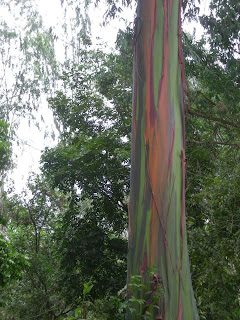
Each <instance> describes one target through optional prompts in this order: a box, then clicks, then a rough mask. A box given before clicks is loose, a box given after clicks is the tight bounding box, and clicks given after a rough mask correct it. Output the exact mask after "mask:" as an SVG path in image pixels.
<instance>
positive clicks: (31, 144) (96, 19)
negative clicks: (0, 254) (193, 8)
mask: <svg viewBox="0 0 240 320" xmlns="http://www.w3.org/2000/svg"><path fill="white" fill-rule="evenodd" d="M207 2H208V1H207V0H206V1H202V3H203V5H202V7H201V9H202V10H206V8H207ZM37 3H38V8H39V11H40V14H41V15H42V17H43V21H44V25H45V26H47V27H51V26H57V24H59V23H60V24H61V22H62V20H63V12H62V8H61V4H60V0H38V2H37ZM104 10H105V8H104V7H101V9H96V8H94V7H93V6H92V7H91V8H90V19H91V24H92V35H93V37H92V39H93V43H95V44H97V42H98V41H97V40H96V39H97V38H98V37H99V38H101V39H102V40H103V41H104V42H106V43H107V47H108V48H109V49H108V51H109V50H110V48H113V47H114V42H115V39H116V35H117V32H118V30H119V28H123V29H124V26H125V23H124V21H118V22H117V23H116V21H115V20H114V21H112V22H110V23H109V24H108V25H107V27H105V28H102V27H100V23H101V22H102V16H103V13H104ZM124 17H127V19H128V21H133V20H134V11H133V10H130V9H127V10H126V11H125V12H124ZM194 28H196V35H200V34H201V33H202V28H201V26H199V25H197V24H196V23H192V24H191V25H189V26H185V29H188V30H189V31H190V32H193V29H194ZM94 39H95V40H94ZM56 51H57V58H58V60H59V61H61V62H63V61H64V52H63V47H62V45H61V44H60V43H58V44H57V45H56ZM42 100H43V101H42V104H41V105H40V110H39V112H38V114H36V116H37V117H40V115H41V114H43V115H44V118H45V120H46V122H45V124H43V123H41V121H39V122H40V125H41V130H39V129H37V128H36V127H35V125H33V126H30V127H29V125H28V121H27V120H26V119H23V120H22V121H21V124H20V127H19V130H18V137H19V139H20V140H22V141H25V142H26V144H25V146H24V148H20V147H19V146H17V145H16V144H15V145H14V151H15V154H16V158H15V159H14V160H15V163H16V168H15V169H14V170H13V172H12V174H11V175H10V178H11V179H13V180H14V181H15V189H16V192H18V193H20V192H21V191H22V190H23V189H24V188H25V187H26V181H27V178H28V175H29V173H30V172H31V171H33V172H39V160H40V155H41V150H44V148H45V147H47V146H48V147H53V146H54V145H56V144H57V138H56V139H55V140H53V139H52V138H51V137H48V138H46V137H45V132H46V127H45V125H46V126H47V127H48V129H47V130H49V131H53V130H54V127H55V126H54V121H53V116H52V112H51V111H50V110H49V109H48V107H47V102H46V99H44V98H43V99H42ZM54 131H55V133H56V135H57V131H56V130H54Z"/></svg>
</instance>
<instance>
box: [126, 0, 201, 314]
mask: <svg viewBox="0 0 240 320" xmlns="http://www.w3.org/2000/svg"><path fill="white" fill-rule="evenodd" d="M180 2H181V1H180V0H147V1H146V0H139V1H138V9H137V18H136V25H135V37H134V40H135V67H134V97H133V122H132V127H133V129H132V162H131V163H132V168H131V196H130V207H129V257H128V279H129V282H131V278H132V277H133V276H136V275H141V282H142V285H140V286H137V285H136V286H134V285H132V286H131V285H130V286H129V293H128V294H129V297H130V298H131V297H134V299H130V300H133V301H135V300H137V299H143V300H144V303H141V302H140V303H139V302H135V304H134V309H137V312H138V314H140V315H142V316H145V315H147V314H149V313H150V314H151V316H152V319H166V320H182V319H185V320H192V319H198V316H197V310H196V306H195V300H194V295H193V290H192V284H191V276H190V268H189V262H188V250H187V238H186V224H185V165H186V159H185V152H184V150H185V137H184V130H185V128H184V66H183V57H182V47H181V19H180V11H181V10H180V9H181V8H180V7H181V3H180ZM158 296H159V299H158ZM154 300H155V302H154ZM139 301H141V300H139ZM156 301H157V302H156ZM154 304H155V305H156V304H157V305H158V307H154ZM151 316H150V318H151ZM127 319H135V318H134V312H133V313H131V312H129V314H128V315H127Z"/></svg>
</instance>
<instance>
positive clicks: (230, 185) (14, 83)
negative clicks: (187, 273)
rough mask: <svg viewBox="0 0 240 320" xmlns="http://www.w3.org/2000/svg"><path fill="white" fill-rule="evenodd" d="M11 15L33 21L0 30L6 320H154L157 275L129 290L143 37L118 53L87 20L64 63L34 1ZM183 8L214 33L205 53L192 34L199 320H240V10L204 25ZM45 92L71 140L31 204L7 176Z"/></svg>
mask: <svg viewBox="0 0 240 320" xmlns="http://www.w3.org/2000/svg"><path fill="white" fill-rule="evenodd" d="M8 2H9V1H8ZM62 2H63V5H64V4H65V1H62ZM87 2H89V1H87ZM97 2H99V3H100V1H97ZM106 2H107V3H108V5H109V6H108V9H107V10H108V11H107V16H108V17H115V18H116V16H119V15H121V10H120V8H122V2H121V1H110V0H109V1H106ZM129 2H130V1H124V5H128V4H129ZM9 3H10V7H9V8H10V9H11V10H12V11H11V12H12V14H14V15H15V16H16V17H17V15H18V14H19V12H22V15H21V17H22V18H21V19H22V20H21V21H22V22H21V23H20V24H19V29H17V28H16V30H15V29H14V28H13V27H12V26H10V25H8V24H7V23H6V22H4V21H1V26H2V28H1V31H0V41H1V51H0V53H1V57H0V59H1V66H4V68H1V70H5V72H3V73H1V75H0V77H1V81H2V84H3V85H2V86H1V91H0V116H1V119H0V178H1V203H0V204H1V208H0V212H1V216H0V224H1V225H0V229H1V231H0V232H1V235H0V319H3V320H13V319H14V320H30V319H39V320H53V319H54V320H79V319H89V320H112V319H116V320H118V319H119V320H123V319H125V317H126V313H128V317H129V319H153V313H154V310H155V311H156V310H159V304H160V303H161V297H162V293H163V285H162V282H161V279H160V278H159V277H158V276H157V272H156V270H155V267H153V268H152V269H151V268H150V269H149V270H148V275H147V277H148V279H149V284H148V286H146V284H145V283H144V278H143V276H142V274H141V270H140V271H139V272H138V273H137V274H134V275H132V276H131V277H130V278H129V281H128V282H129V284H128V287H126V279H127V252H128V249H127V239H128V234H127V227H128V203H129V193H130V153H131V122H132V120H131V113H132V111H131V110H132V70H133V54H134V51H135V41H136V33H135V34H134V31H133V30H132V28H131V27H126V29H125V30H120V31H119V33H118V36H117V41H116V48H115V50H114V51H113V52H111V53H106V52H104V50H103V49H102V48H101V47H99V48H95V47H93V46H92V45H91V37H90V36H88V37H86V33H84V32H80V31H79V30H80V29H77V28H78V27H79V26H80V27H81V28H83V27H82V26H81V24H83V23H84V21H85V22H86V20H84V19H85V18H86V16H84V14H85V11H84V14H82V16H81V19H80V18H79V24H77V22H76V25H75V28H76V30H77V31H76V34H78V36H79V37H80V36H81V37H82V38H81V40H80V41H79V42H80V43H81V45H80V47H79V46H78V44H79V43H77V44H76V42H75V47H74V48H73V50H72V52H74V55H75V56H71V57H70V56H68V57H66V61H65V63H63V64H60V63H58V62H57V60H56V57H55V52H54V41H56V39H57V34H55V32H56V30H55V31H54V30H48V29H46V28H44V25H43V22H42V20H41V18H40V16H39V14H38V12H37V11H36V10H37V9H36V8H35V7H34V6H33V5H31V1H10V2H9ZM101 3H102V2H101ZM0 4H1V6H3V5H5V6H6V4H7V2H6V1H0ZM75 5H76V4H75V2H74V1H73V3H72V6H73V9H74V6H75ZM69 6H70V5H69ZM76 7H77V5H76ZM184 8H185V11H184V19H193V18H194V17H195V18H196V17H197V18H199V20H200V22H201V24H202V26H203V27H204V32H205V33H204V34H203V35H202V37H201V39H200V40H196V39H195V37H194V36H193V35H190V34H188V33H185V32H184V33H183V35H182V40H183V55H184V59H185V73H186V90H185V96H186V99H185V100H186V115H185V117H186V121H185V124H186V159H187V160H186V225H187V237H188V251H189V260H190V267H191V275H192V284H193V290H194V296H195V298H196V303H197V308H198V314H199V318H200V319H201V320H205V319H206V320H222V319H224V320H225V319H226V320H239V319H240V312H239V310H240V304H239V303H240V302H239V301H240V296H239V283H240V232H239V230H240V206H239V204H240V165H239V164H240V139H239V133H240V120H239V119H240V104H239V101H240V99H239V98H240V90H239V74H240V65H239V61H238V58H239V52H238V50H239V48H238V41H239V39H238V32H239V26H240V23H239V3H238V1H233V0H231V1H225V2H223V1H217V0H211V2H210V13H209V14H207V15H202V16H199V17H198V14H199V9H198V6H197V5H196V4H195V2H193V1H192V2H191V1H190V2H188V3H186V2H185V1H184ZM85 9H86V8H85ZM13 10H15V11H13ZM86 10H87V9H86ZM33 12H35V13H34V14H35V18H36V19H29V17H30V16H33ZM75 12H78V11H77V10H75ZM86 12H87V11H86ZM18 17H20V16H18ZM16 20H17V19H16ZM18 21H20V20H18ZM21 28H22V29H21ZM86 28H87V27H86ZM135 32H136V31H135ZM66 42H67V41H66ZM71 42H72V45H74V39H71ZM14 46H16V47H17V46H18V48H20V49H19V50H20V55H19V64H17V63H16V61H18V60H17V59H18V57H17V55H16V52H15V53H14V52H13V51H12V49H11V48H13V47H14ZM68 49H69V48H68ZM76 52H77V53H76ZM11 57H12V58H11ZM10 71H11V74H12V75H13V76H12V78H11V79H10V84H11V85H10V84H9V83H8V85H6V83H7V81H8V80H9V79H8V78H7V77H6V72H7V73H9V72H10ZM4 77H5V78H4ZM4 79H5V80H4ZM56 83H57V88H58V89H55V87H54V85H55V84H56ZM43 93H44V94H45V95H47V97H48V104H49V107H50V108H51V110H52V111H53V114H54V117H55V122H56V125H57V127H58V130H59V132H60V136H59V141H58V143H57V145H56V146H55V147H54V148H46V149H45V151H44V152H43V153H42V157H41V173H40V174H39V175H37V174H32V175H31V176H30V177H29V182H28V185H27V186H26V190H27V191H25V192H22V194H15V192H14V190H13V189H12V188H11V185H10V184H7V182H6V176H7V174H8V173H9V168H10V167H11V166H12V163H14V158H13V157H12V144H13V142H14V141H16V140H17V136H16V130H17V124H18V123H19V122H20V121H21V119H22V117H29V118H30V119H31V121H33V120H34V117H35V114H34V110H40V109H39V108H40V105H41V99H39V98H40V97H41V94H43ZM33 123H35V124H36V122H33ZM36 125H37V124H36ZM14 139H15V140H14ZM149 289H150V290H149ZM139 290H140V291H142V292H145V293H146V294H145V296H144V297H143V296H142V297H139V294H138V292H139ZM146 297H148V298H149V299H146ZM139 310H141V312H139ZM187 320H188V319H187ZM189 320H190V319H189Z"/></svg>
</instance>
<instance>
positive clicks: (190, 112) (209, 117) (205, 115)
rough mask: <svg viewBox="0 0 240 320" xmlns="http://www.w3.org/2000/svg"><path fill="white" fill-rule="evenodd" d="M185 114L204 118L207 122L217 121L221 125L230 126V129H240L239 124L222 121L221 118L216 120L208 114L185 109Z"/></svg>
mask: <svg viewBox="0 0 240 320" xmlns="http://www.w3.org/2000/svg"><path fill="white" fill-rule="evenodd" d="M187 113H189V114H191V115H194V116H197V117H200V118H204V119H208V120H211V121H217V122H220V123H223V124H227V125H228V126H231V127H235V128H240V123H239V124H238V123H235V122H231V121H228V120H224V119H221V118H217V117H213V116H211V115H209V114H206V113H201V112H199V111H195V110H193V109H187Z"/></svg>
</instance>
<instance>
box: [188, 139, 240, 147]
mask: <svg viewBox="0 0 240 320" xmlns="http://www.w3.org/2000/svg"><path fill="white" fill-rule="evenodd" d="M189 143H196V144H219V145H223V146H231V147H238V148H240V142H238V143H230V142H221V141H194V140H191V141H189Z"/></svg>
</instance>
